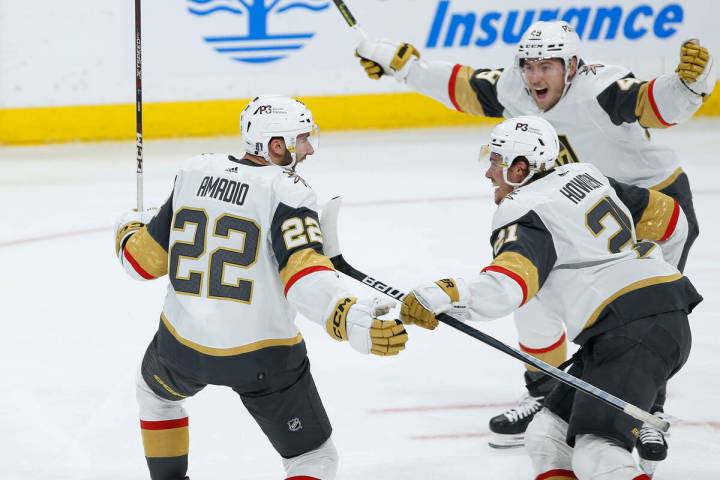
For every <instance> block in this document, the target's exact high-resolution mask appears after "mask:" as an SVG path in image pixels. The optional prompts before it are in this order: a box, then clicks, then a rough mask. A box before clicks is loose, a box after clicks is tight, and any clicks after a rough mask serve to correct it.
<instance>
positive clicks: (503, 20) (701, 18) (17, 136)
mask: <svg viewBox="0 0 720 480" xmlns="http://www.w3.org/2000/svg"><path fill="white" fill-rule="evenodd" d="M40 3H43V4H42V5H41V4H40ZM45 3H46V2H14V1H12V0H0V12H2V15H0V72H2V74H1V75H0V123H1V127H2V128H0V142H2V143H37V142H47V141H67V140H78V139H80V140H83V139H86V140H95V139H123V138H132V137H133V135H134V120H135V116H134V111H133V110H134V105H133V104H134V101H135V64H134V61H135V58H134V57H135V41H134V40H135V32H134V5H133V2H132V1H130V0H125V1H122V2H117V1H113V2H109V1H90V0H67V1H64V2H47V3H49V4H45ZM347 3H348V6H349V8H350V9H351V10H352V12H353V14H354V15H355V17H356V18H357V20H358V22H359V23H360V25H361V26H362V28H363V29H364V31H365V32H367V34H368V35H369V36H371V37H373V38H388V39H393V40H402V41H407V42H410V43H412V44H414V45H415V46H416V47H417V48H418V49H419V50H420V52H421V53H422V56H423V58H426V59H432V60H445V61H449V62H453V63H463V64H467V65H471V66H474V67H477V68H480V67H500V66H506V65H509V64H511V62H512V59H513V56H514V53H515V49H516V45H517V43H518V41H519V40H520V37H521V35H522V33H523V31H524V30H525V29H526V28H527V27H528V26H529V25H530V24H531V23H532V22H534V21H537V20H552V19H563V20H566V21H568V22H569V23H570V24H572V25H573V26H574V27H575V28H576V30H577V32H578V34H579V36H580V38H581V41H582V43H581V56H582V57H583V58H585V59H586V60H590V61H593V62H602V63H618V64H622V65H626V66H628V67H630V68H631V69H632V71H633V72H634V73H635V74H636V76H638V77H639V78H648V79H649V78H652V77H654V76H656V75H658V74H661V73H667V72H671V71H672V70H673V69H674V68H675V66H676V65H677V62H678V56H679V48H680V44H681V43H682V42H683V40H686V39H688V38H698V39H700V41H701V43H702V44H703V45H705V46H707V47H708V48H709V50H710V52H711V54H716V55H717V54H718V53H719V52H720V33H719V32H718V31H717V28H713V23H714V17H715V14H717V13H718V10H720V7H718V6H717V3H716V2H713V1H710V0H694V1H676V2H672V1H670V2H663V1H628V2H619V1H617V2H599V1H578V2H560V1H546V0H542V1H520V0H516V1H510V2H488V1H471V0H356V1H352V0H350V1H348V2H347ZM141 38H142V79H143V90H142V93H143V98H144V102H145V104H144V107H145V108H144V117H145V132H146V136H147V137H150V138H158V137H167V136H188V135H212V134H234V133H237V131H238V125H237V115H238V112H239V110H240V109H241V107H242V106H243V104H244V103H245V102H246V101H247V99H248V98H250V97H252V96H254V95H257V94H259V93H282V94H288V95H293V96H297V97H300V98H302V99H304V100H305V101H306V102H307V103H308V104H309V105H310V107H311V108H312V109H313V110H314V111H315V113H316V117H317V119H318V121H319V123H320V124H321V127H323V128H325V129H340V128H342V129H352V128H396V127H412V126H429V125H453V124H463V123H472V122H478V121H483V120H482V119H472V118H469V117H466V116H464V115H462V114H459V113H456V112H452V111H450V110H447V109H446V108H445V107H443V106H442V105H440V104H438V103H436V102H434V101H432V100H429V99H427V98H423V97H422V96H420V95H417V94H413V93H409V92H408V90H407V89H406V88H405V87H404V86H402V85H399V84H397V82H395V81H394V80H392V79H388V78H383V79H381V80H380V81H372V80H370V79H368V78H367V77H366V76H365V74H364V72H363V70H362V68H361V67H360V66H359V63H358V60H357V58H355V56H354V48H355V44H356V41H357V36H356V35H355V34H354V32H353V31H351V30H350V29H349V28H348V26H347V25H346V23H345V22H344V20H343V18H342V17H341V15H340V14H339V12H338V11H337V9H336V8H335V5H334V3H333V2H332V1H330V0H174V1H169V0H162V1H153V2H150V1H145V2H144V3H143V4H142V36H141ZM713 97H714V98H711V100H709V101H708V102H706V104H705V105H704V106H703V109H702V110H701V114H717V113H718V112H720V100H718V99H717V97H718V95H717V94H716V95H715V96H713Z"/></svg>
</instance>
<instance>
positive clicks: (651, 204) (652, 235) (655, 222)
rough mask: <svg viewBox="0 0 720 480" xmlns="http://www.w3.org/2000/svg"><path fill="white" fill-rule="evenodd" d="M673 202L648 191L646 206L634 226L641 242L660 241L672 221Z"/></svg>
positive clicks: (660, 194)
mask: <svg viewBox="0 0 720 480" xmlns="http://www.w3.org/2000/svg"><path fill="white" fill-rule="evenodd" d="M674 212H675V200H673V199H672V198H671V197H668V196H667V195H665V194H662V193H660V192H656V191H654V190H650V198H649V199H648V204H647V206H646V207H645V210H644V211H643V214H642V217H640V221H639V222H638V224H637V225H636V226H635V230H636V231H637V237H638V238H641V239H643V240H660V239H661V238H663V236H664V235H665V232H666V231H667V229H668V226H669V225H670V222H671V221H672V219H673V213H674Z"/></svg>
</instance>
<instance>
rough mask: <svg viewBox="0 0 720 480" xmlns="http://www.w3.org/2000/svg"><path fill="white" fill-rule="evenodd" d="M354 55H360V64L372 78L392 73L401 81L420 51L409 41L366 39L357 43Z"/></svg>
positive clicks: (375, 78) (418, 56)
mask: <svg viewBox="0 0 720 480" xmlns="http://www.w3.org/2000/svg"><path fill="white" fill-rule="evenodd" d="M355 55H357V56H358V57H360V65H362V67H363V68H364V69H365V73H367V76H368V77H370V78H372V79H373V80H377V79H379V78H380V77H382V76H383V75H392V76H394V77H395V78H396V79H397V80H398V81H401V82H403V81H405V77H407V75H408V72H409V70H410V65H411V64H412V62H414V61H416V60H417V59H418V58H420V52H418V51H417V49H416V48H415V47H413V46H412V45H410V44H409V43H397V42H391V41H388V40H379V41H377V40H368V39H365V40H362V41H361V42H360V43H359V44H358V46H357V49H356V50H355Z"/></svg>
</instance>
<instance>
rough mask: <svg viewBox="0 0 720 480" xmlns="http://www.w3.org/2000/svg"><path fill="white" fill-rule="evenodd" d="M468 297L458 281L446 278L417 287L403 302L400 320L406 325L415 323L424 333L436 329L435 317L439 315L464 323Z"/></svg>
mask: <svg viewBox="0 0 720 480" xmlns="http://www.w3.org/2000/svg"><path fill="white" fill-rule="evenodd" d="M469 298H470V292H469V290H468V288H467V286H466V285H465V282H464V281H463V280H461V279H458V280H454V279H451V278H447V279H443V280H438V281H437V282H435V283H430V284H427V285H420V286H419V287H416V288H415V289H413V291H412V292H410V293H409V294H408V295H407V296H406V297H405V299H404V300H403V303H402V307H401V309H400V319H401V320H402V322H403V323H404V324H406V325H412V324H415V325H417V326H419V327H422V328H427V329H428V330H434V329H435V327H437V325H438V320H437V315H438V314H440V313H447V314H449V315H452V316H453V317H454V318H456V319H458V320H462V321H465V320H467V319H468V318H469V316H470V313H469V311H468V300H469Z"/></svg>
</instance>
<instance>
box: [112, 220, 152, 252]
mask: <svg viewBox="0 0 720 480" xmlns="http://www.w3.org/2000/svg"><path fill="white" fill-rule="evenodd" d="M159 211H160V210H159V209H157V208H147V209H145V210H143V211H142V212H138V211H137V210H136V209H133V210H130V211H129V212H125V213H123V214H122V215H120V216H119V217H118V219H117V220H116V221H115V254H116V255H117V256H120V254H121V251H122V247H123V246H125V242H127V240H128V239H129V238H130V236H131V235H132V234H133V233H135V232H137V231H138V230H140V229H141V228H142V227H144V226H145V225H147V224H148V223H150V220H152V219H153V218H154V217H155V215H157V213H158V212H159Z"/></svg>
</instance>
